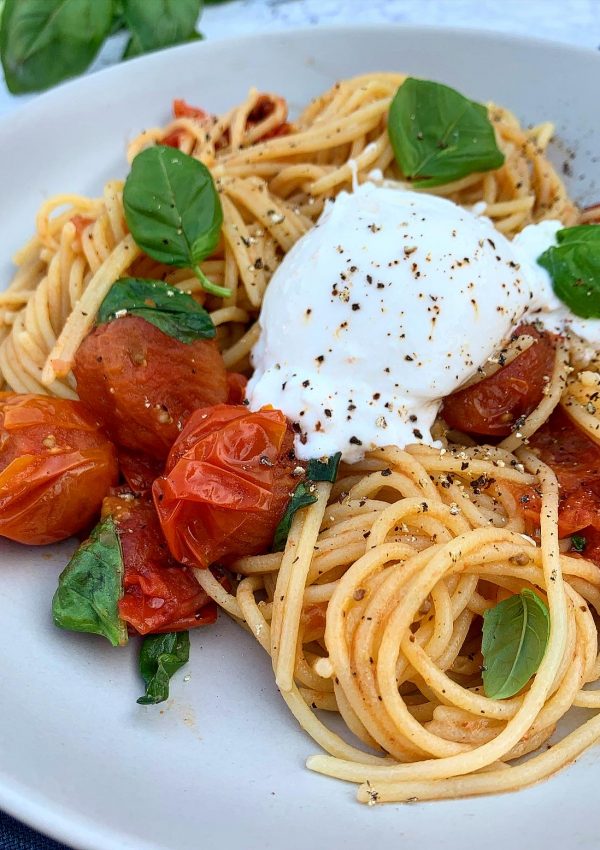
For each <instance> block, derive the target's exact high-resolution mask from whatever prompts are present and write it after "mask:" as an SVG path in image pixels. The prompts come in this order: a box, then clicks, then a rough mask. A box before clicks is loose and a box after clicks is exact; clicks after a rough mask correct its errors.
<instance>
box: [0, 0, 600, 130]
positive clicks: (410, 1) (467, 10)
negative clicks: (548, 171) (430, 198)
mask: <svg viewBox="0 0 600 850" xmlns="http://www.w3.org/2000/svg"><path fill="white" fill-rule="evenodd" d="M146 2H148V3H152V2H156V0H146ZM344 23H353V24H363V23H364V24H369V23H393V24H420V25H422V24H427V25H429V26H454V27H464V28H470V29H488V30H495V31H496V32H504V33H510V34H515V35H528V36H535V37H537V38H545V39H552V40H554V41H562V42H567V43H569V44H575V45H579V46H581V47H588V48H592V49H595V50H598V49H599V45H600V0H230V2H225V3H218V4H216V5H210V6H206V7H205V9H204V13H203V15H202V17H201V20H200V23H199V28H200V30H201V31H202V32H203V34H204V36H205V37H206V38H208V39H211V40H214V39H222V38H227V37H230V36H234V35H242V34H244V33H255V32H265V31H267V30H282V29H287V28H290V27H306V26H327V25H333V24H344ZM124 43H125V39H124V37H122V36H115V37H114V38H112V39H110V41H109V42H108V43H107V44H106V45H105V46H104V48H103V49H102V51H101V53H100V55H99V57H98V58H97V60H96V61H95V62H94V65H93V66H92V69H91V70H92V71H93V70H97V69H99V68H103V67H106V66H107V65H112V64H114V62H116V61H118V59H119V57H120V54H121V52H122V50H123V45H124ZM550 82H551V81H550ZM31 97H37V95H21V96H19V97H15V96H13V95H11V94H10V93H9V92H8V91H7V89H6V86H4V85H2V86H0V115H3V114H4V115H5V114H7V113H9V112H10V111H11V110H13V109H15V108H16V107H17V106H18V105H19V104H20V103H24V102H25V101H26V100H28V99H30V98H31Z"/></svg>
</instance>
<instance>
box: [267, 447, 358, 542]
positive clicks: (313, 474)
mask: <svg viewBox="0 0 600 850" xmlns="http://www.w3.org/2000/svg"><path fill="white" fill-rule="evenodd" d="M341 456H342V454H341V452H337V454H334V455H331V457H329V458H327V459H326V460H318V459H315V460H309V462H308V464H307V465H306V479H305V480H304V481H301V482H300V483H299V484H298V486H297V487H296V489H295V490H294V493H293V495H292V498H291V499H290V502H289V504H288V506H287V508H286V510H285V513H284V515H283V516H282V518H281V520H280V521H279V525H278V526H277V528H276V529H275V536H274V538H273V552H282V551H283V550H284V549H285V544H286V541H287V538H288V534H289V533H290V528H291V526H292V520H293V519H294V516H295V514H296V511H299V510H300V509H301V508H307V507H308V506H309V505H312V504H314V503H315V502H316V501H317V497H316V496H315V494H314V492H313V486H312V485H313V484H314V482H316V481H331V482H332V483H333V482H334V481H335V479H336V478H337V472H338V467H339V465H340V458H341Z"/></svg>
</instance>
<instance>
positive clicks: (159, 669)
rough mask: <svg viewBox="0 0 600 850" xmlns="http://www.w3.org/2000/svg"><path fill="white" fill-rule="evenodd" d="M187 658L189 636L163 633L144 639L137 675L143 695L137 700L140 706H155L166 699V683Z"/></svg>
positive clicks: (167, 690) (188, 653)
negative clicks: (139, 677) (144, 686)
mask: <svg viewBox="0 0 600 850" xmlns="http://www.w3.org/2000/svg"><path fill="white" fill-rule="evenodd" d="M189 657H190V635H189V632H167V634H164V635H148V636H147V637H145V638H144V641H143V643H142V648H141V650H140V673H141V675H142V679H143V680H144V683H145V685H146V693H145V694H144V695H143V696H141V697H139V699H138V700H137V702H138V703H139V704H140V705H156V703H159V702H164V701H165V700H166V699H168V697H169V680H170V679H171V676H173V674H174V673H176V672H177V671H178V670H179V669H180V668H181V667H183V665H184V664H186V662H187V661H188V660H189Z"/></svg>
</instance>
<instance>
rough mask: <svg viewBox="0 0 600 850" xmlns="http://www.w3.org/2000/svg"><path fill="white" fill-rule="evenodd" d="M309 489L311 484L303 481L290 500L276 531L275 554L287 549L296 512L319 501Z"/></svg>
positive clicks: (274, 539) (274, 538) (274, 540)
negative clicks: (286, 545)
mask: <svg viewBox="0 0 600 850" xmlns="http://www.w3.org/2000/svg"><path fill="white" fill-rule="evenodd" d="M309 487H310V485H309V484H306V483H305V482H304V481H301V482H300V484H298V486H297V487H296V489H295V490H294V495H293V496H292V498H291V499H290V502H289V504H288V506H287V508H286V510H285V513H284V515H283V516H282V518H281V520H280V521H279V525H278V526H277V528H276V529H275V536H274V537H273V552H282V551H283V550H284V549H285V543H286V540H287V538H288V534H289V533H290V528H291V525H292V520H293V519H294V515H295V513H296V511H299V510H300V508H306V507H308V505H312V504H313V503H314V502H316V501H317V497H316V496H315V495H314V493H311V492H310V489H309Z"/></svg>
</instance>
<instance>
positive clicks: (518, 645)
mask: <svg viewBox="0 0 600 850" xmlns="http://www.w3.org/2000/svg"><path fill="white" fill-rule="evenodd" d="M549 635H550V616H549V613H548V608H547V606H546V604H545V603H544V602H542V600H541V599H540V597H539V596H538V595H537V594H536V593H534V592H533V591H532V590H522V591H521V593H517V594H515V595H513V596H510V597H509V598H508V599H505V600H504V601H503V602H500V603H498V605H496V606H495V607H494V608H490V609H489V610H488V611H486V612H485V614H484V615H483V641H482V646H481V652H482V654H483V665H484V671H483V690H484V692H485V695H486V696H488V697H490V698H491V699H506V698H507V697H512V696H514V695H515V694H516V693H518V692H519V691H520V690H521V688H522V687H523V686H524V685H526V684H527V682H528V681H529V680H530V678H531V677H532V676H533V674H534V673H535V672H536V671H537V669H538V667H539V666H540V664H541V662H542V659H543V657H544V653H545V651H546V646H547V644H548V637H549Z"/></svg>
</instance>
